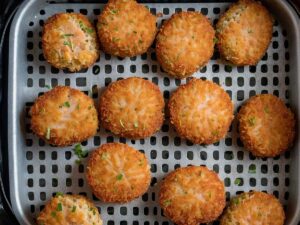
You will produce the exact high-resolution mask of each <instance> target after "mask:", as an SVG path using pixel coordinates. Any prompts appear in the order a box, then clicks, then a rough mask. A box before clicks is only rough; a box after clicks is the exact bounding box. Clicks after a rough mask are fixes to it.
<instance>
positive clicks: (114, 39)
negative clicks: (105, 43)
mask: <svg viewBox="0 0 300 225" xmlns="http://www.w3.org/2000/svg"><path fill="white" fill-rule="evenodd" d="M119 40H120V38H115V37H113V39H112V41H113V42H117V41H119Z"/></svg>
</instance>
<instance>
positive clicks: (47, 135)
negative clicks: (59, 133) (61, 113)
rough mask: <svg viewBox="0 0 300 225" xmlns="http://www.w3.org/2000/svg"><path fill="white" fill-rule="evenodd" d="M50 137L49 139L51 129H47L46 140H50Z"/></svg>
mask: <svg viewBox="0 0 300 225" xmlns="http://www.w3.org/2000/svg"><path fill="white" fill-rule="evenodd" d="M50 137H51V129H50V128H49V127H48V128H47V132H46V139H47V140H50Z"/></svg>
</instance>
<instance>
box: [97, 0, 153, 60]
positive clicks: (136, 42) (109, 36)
mask: <svg viewBox="0 0 300 225" xmlns="http://www.w3.org/2000/svg"><path fill="white" fill-rule="evenodd" d="M97 29H98V36H99V40H100V44H101V48H102V49H103V51H104V52H106V53H108V54H111V55H114V56H119V57H123V58H124V57H132V56H136V55H140V54H143V53H145V52H146V51H147V50H148V48H149V47H150V46H151V44H152V42H153V41H154V39H155V35H156V32H157V28H156V16H154V15H152V14H151V13H150V12H149V9H148V8H146V7H145V6H144V5H142V4H138V3H137V2H136V1H135V0H122V1H120V0H109V1H108V3H107V5H106V6H105V7H104V9H103V11H102V13H101V14H100V16H99V17H98V24H97Z"/></svg>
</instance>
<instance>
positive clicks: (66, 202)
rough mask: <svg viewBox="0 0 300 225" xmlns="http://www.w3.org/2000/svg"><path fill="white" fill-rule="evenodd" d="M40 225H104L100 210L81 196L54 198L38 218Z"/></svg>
mask: <svg viewBox="0 0 300 225" xmlns="http://www.w3.org/2000/svg"><path fill="white" fill-rule="evenodd" d="M37 224H38V225H62V224H64V225H68V224H72V225H96V224H97V225H102V220H101V217H100V214H99V212H98V209H97V208H96V207H95V205H94V204H93V203H92V202H91V201H90V200H88V199H87V198H85V197H83V196H80V195H61V194H60V195H57V196H55V197H53V198H52V199H51V200H50V201H49V202H48V203H47V204H46V206H45V208H44V209H43V210H42V211H41V212H40V214H39V215H38V217H37Z"/></svg>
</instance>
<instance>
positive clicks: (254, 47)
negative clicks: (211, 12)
mask: <svg viewBox="0 0 300 225" xmlns="http://www.w3.org/2000/svg"><path fill="white" fill-rule="evenodd" d="M272 30H273V17H272V16H271V14H270V13H269V12H268V10H267V9H266V8H265V7H264V6H263V5H262V4H261V3H260V2H258V1H254V0H239V1H238V2H237V3H235V4H233V5H232V6H231V7H230V8H229V10H228V11H227V12H225V13H224V14H223V15H222V16H221V18H220V19H219V21H218V23H217V25H216V37H217V46H218V49H219V52H220V55H221V57H222V58H224V59H225V60H227V61H229V62H230V63H233V64H235V65H238V66H243V65H256V64H257V63H258V61H259V60H260V59H261V58H262V57H263V55H264V54H265V52H266V51H267V49H268V46H269V44H270V42H271V38H272V33H273V31H272Z"/></svg>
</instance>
